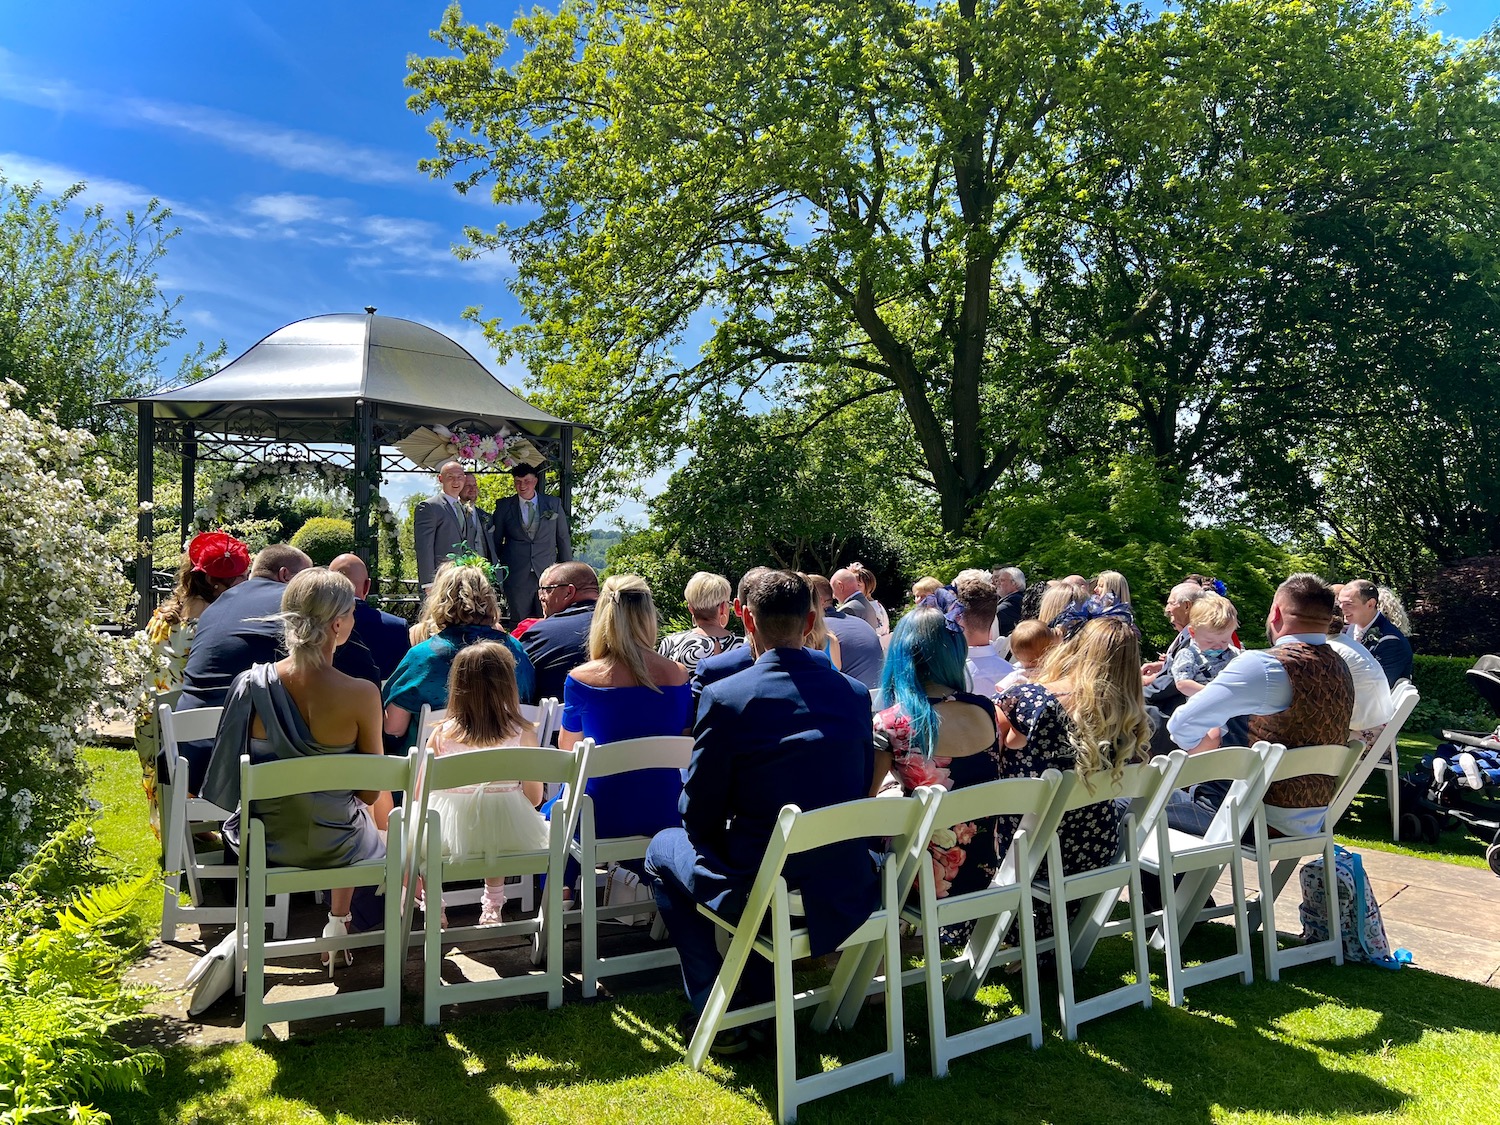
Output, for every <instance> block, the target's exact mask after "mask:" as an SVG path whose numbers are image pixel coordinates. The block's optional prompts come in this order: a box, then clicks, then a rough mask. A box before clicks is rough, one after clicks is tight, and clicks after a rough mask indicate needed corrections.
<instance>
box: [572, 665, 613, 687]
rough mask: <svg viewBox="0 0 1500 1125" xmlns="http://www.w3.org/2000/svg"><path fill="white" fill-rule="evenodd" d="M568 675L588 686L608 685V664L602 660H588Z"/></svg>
mask: <svg viewBox="0 0 1500 1125" xmlns="http://www.w3.org/2000/svg"><path fill="white" fill-rule="evenodd" d="M568 675H569V676H570V677H572V678H573V679H575V680H577V681H578V682H579V683H581V684H587V685H588V686H589V687H609V676H610V669H609V665H607V664H605V663H604V662H603V661H602V660H590V661H589V662H588V663H586V664H580V665H579V666H578V667H577V668H574V669H573V670H572V671H571V672H569V673H568Z"/></svg>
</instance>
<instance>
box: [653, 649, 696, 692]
mask: <svg viewBox="0 0 1500 1125" xmlns="http://www.w3.org/2000/svg"><path fill="white" fill-rule="evenodd" d="M646 669H647V671H649V672H650V673H651V682H652V683H654V684H657V685H658V686H660V687H677V686H679V685H681V684H685V683H687V682H688V670H687V668H686V667H685V666H683V665H681V664H679V663H677V661H675V660H671V659H668V658H667V657H665V656H662V655H660V654H659V653H655V652H653V653H651V654H650V655H649V656H647V657H646Z"/></svg>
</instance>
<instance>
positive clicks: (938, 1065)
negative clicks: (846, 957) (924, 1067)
mask: <svg viewBox="0 0 1500 1125" xmlns="http://www.w3.org/2000/svg"><path fill="white" fill-rule="evenodd" d="M929 895H932V896H933V900H934V901H936V895H935V893H934V891H933V888H932V887H931V885H930V880H927V879H925V878H924V879H923V882H922V900H923V901H922V915H923V917H925V918H931V917H933V916H934V915H933V913H932V912H929V911H928V909H927V906H928V903H927V898H928V896H929ZM938 930H939V927H937V926H924V927H923V928H922V975H923V976H924V977H925V978H926V982H927V1036H928V1040H929V1043H930V1046H931V1055H932V1076H933V1077H934V1078H946V1077H947V1075H948V1062H949V1060H950V1059H951V1058H952V1053H951V1049H950V1045H949V1043H948V1012H947V1008H946V1006H945V1005H944V1003H943V944H942V938H941V937H940V936H939V933H938V932H937V931H938ZM886 978H887V982H888V983H887V986H886V987H887V988H888V989H889V987H890V986H889V978H890V973H889V971H887V973H886ZM896 987H897V989H898V990H899V989H900V987H901V983H900V977H899V975H898V977H897V982H896Z"/></svg>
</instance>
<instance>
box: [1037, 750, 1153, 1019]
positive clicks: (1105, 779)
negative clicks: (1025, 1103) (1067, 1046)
mask: <svg viewBox="0 0 1500 1125" xmlns="http://www.w3.org/2000/svg"><path fill="white" fill-rule="evenodd" d="M1164 780H1165V777H1164V775H1163V772H1162V770H1160V769H1158V768H1157V767H1156V766H1154V765H1152V764H1150V763H1146V762H1143V763H1139V764H1136V765H1129V766H1126V767H1125V769H1124V770H1123V772H1122V773H1121V775H1120V778H1119V780H1118V781H1115V780H1114V779H1112V778H1111V776H1110V775H1109V774H1108V773H1098V774H1095V775H1094V776H1093V777H1092V778H1091V779H1090V781H1089V784H1085V783H1084V780H1083V779H1082V778H1080V777H1079V776H1078V774H1077V773H1074V772H1069V773H1065V774H1064V775H1063V778H1062V782H1061V784H1060V785H1059V786H1058V790H1057V797H1056V798H1055V799H1054V800H1053V804H1052V809H1051V810H1049V811H1050V812H1057V813H1060V814H1061V815H1060V816H1059V818H1058V829H1057V832H1054V834H1053V835H1052V837H1051V839H1050V840H1048V842H1047V885H1046V886H1045V887H1043V886H1040V885H1038V886H1036V887H1035V888H1034V890H1035V891H1036V893H1037V895H1038V897H1040V898H1043V899H1046V900H1047V901H1049V902H1050V903H1051V907H1052V936H1051V937H1050V938H1046V939H1045V940H1042V941H1039V942H1038V943H1037V949H1038V951H1044V950H1047V949H1051V950H1052V951H1053V953H1054V956H1055V960H1056V963H1057V1000H1058V1006H1059V1008H1060V1009H1061V1014H1062V1022H1063V1034H1064V1036H1065V1037H1066V1038H1068V1039H1070V1040H1071V1039H1077V1038H1078V1027H1079V1025H1080V1024H1082V1023H1084V1022H1085V1021H1087V1020H1091V1019H1096V1018H1097V1017H1099V1016H1102V1015H1107V1014H1108V1013H1110V1012H1117V1011H1120V1010H1121V1009H1123V1008H1127V1007H1129V1006H1130V1005H1132V1004H1137V1003H1138V1004H1140V1006H1141V1007H1142V1008H1149V1007H1151V970H1150V965H1149V963H1148V961H1147V943H1148V941H1149V938H1150V934H1149V932H1148V930H1147V926H1146V913H1145V906H1144V904H1143V902H1142V896H1141V865H1140V845H1141V840H1142V839H1143V838H1144V836H1145V835H1146V834H1147V833H1149V831H1150V830H1151V828H1152V827H1153V826H1154V821H1152V823H1150V824H1147V825H1146V826H1145V831H1142V830H1140V829H1139V828H1138V824H1139V823H1140V822H1141V821H1146V820H1150V819H1151V818H1152V817H1155V816H1158V815H1159V810H1160V809H1161V807H1162V803H1163V802H1161V801H1159V800H1158V799H1157V795H1158V791H1159V790H1160V788H1161V785H1162V783H1163V781H1164ZM1116 800H1128V801H1129V802H1131V809H1132V811H1131V812H1129V813H1127V814H1126V815H1125V818H1124V821H1123V823H1122V824H1121V827H1120V834H1121V837H1122V839H1123V842H1124V848H1123V852H1124V854H1123V856H1120V857H1117V858H1116V859H1115V861H1114V862H1113V863H1108V864H1105V865H1104V866H1102V867H1097V868H1094V869H1092V870H1089V871H1078V872H1075V873H1074V874H1072V875H1064V874H1063V857H1062V844H1061V836H1060V835H1059V834H1058V833H1060V832H1061V830H1062V821H1063V820H1064V819H1065V818H1066V817H1067V814H1068V813H1070V812H1073V811H1075V810H1078V809H1082V808H1086V807H1088V806H1090V805H1097V804H1101V803H1103V802H1105V801H1116ZM1127 890H1128V891H1129V892H1130V917H1129V920H1128V921H1127V922H1124V923H1120V924H1117V925H1110V926H1099V925H1097V924H1095V925H1088V923H1089V922H1090V921H1091V920H1094V919H1096V918H1097V914H1096V912H1097V911H1098V910H1099V909H1101V904H1102V903H1104V902H1110V903H1113V902H1114V901H1115V900H1117V899H1118V897H1119V895H1120V893H1121V892H1122V891H1127ZM1075 900H1078V901H1081V902H1082V904H1083V905H1082V907H1081V908H1080V910H1079V919H1080V921H1081V922H1083V923H1085V928H1086V929H1088V930H1089V931H1090V933H1091V935H1092V936H1090V937H1089V939H1088V941H1087V943H1086V947H1085V944H1084V943H1079V945H1078V947H1077V948H1075V943H1074V940H1073V937H1072V934H1071V933H1070V923H1069V921H1068V903H1070V902H1073V901H1075ZM1119 934H1129V935H1130V937H1131V939H1132V945H1133V953H1134V957H1135V980H1134V981H1133V982H1131V983H1128V984H1122V985H1120V986H1118V987H1117V988H1112V989H1108V990H1106V991H1104V992H1101V993H1099V994H1097V995H1094V996H1089V997H1086V998H1084V999H1079V997H1078V994H1077V988H1076V984H1075V980H1074V973H1075V971H1076V970H1079V969H1082V968H1083V966H1084V964H1085V963H1086V962H1087V960H1088V953H1090V952H1092V949H1093V945H1094V942H1095V940H1097V937H1110V936H1116V935H1119Z"/></svg>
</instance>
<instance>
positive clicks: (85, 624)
mask: <svg viewBox="0 0 1500 1125" xmlns="http://www.w3.org/2000/svg"><path fill="white" fill-rule="evenodd" d="M22 393H23V392H22V388H21V387H19V386H17V385H16V384H15V383H13V382H5V383H0V873H5V872H10V871H14V870H16V869H17V868H18V867H19V866H20V864H21V863H22V862H24V861H25V859H26V858H28V857H29V856H30V855H31V854H32V853H34V851H35V850H36V846H37V844H38V843H39V842H40V841H41V840H42V839H43V838H44V837H45V836H46V835H47V834H48V833H49V832H51V831H53V830H55V829H57V828H59V827H60V826H61V825H63V824H65V823H67V822H68V821H69V820H71V819H72V818H73V817H74V816H75V815H77V813H78V812H79V811H80V810H81V809H82V807H83V803H84V798H85V794H84V791H83V781H84V778H83V773H82V769H81V767H80V764H79V762H78V761H77V747H78V743H79V736H80V734H81V733H82V728H83V725H84V722H85V720H86V718H87V717H88V715H89V712H90V710H91V709H93V708H95V707H96V706H99V705H101V704H103V703H104V702H105V700H104V699H103V698H102V697H103V695H104V694H105V693H106V687H105V685H106V684H107V683H110V682H115V683H120V682H122V680H124V679H127V678H129V677H128V675H126V674H125V673H124V671H123V670H122V668H121V666H120V662H121V656H122V652H123V646H121V645H119V644H117V643H115V642H112V641H111V640H110V639H109V638H107V637H105V636H103V635H101V634H98V633H96V632H95V631H94V629H93V623H94V622H96V621H108V620H116V621H118V620H123V619H124V615H125V613H126V611H127V610H128V607H129V604H130V595H131V591H130V586H129V583H128V582H127V581H126V577H125V572H124V569H123V567H122V566H121V562H120V559H121V556H122V550H121V548H122V546H124V547H126V550H128V551H129V552H130V553H132V554H133V549H131V548H129V547H128V546H126V543H122V540H121V535H122V533H125V532H128V531H129V530H130V524H131V523H133V513H131V512H130V511H128V510H126V509H125V507H124V505H123V504H122V503H121V501H120V499H119V497H120V496H121V492H120V490H119V489H118V488H117V487H110V486H111V485H112V484H113V483H114V482H113V481H112V480H111V472H112V471H111V468H110V465H109V463H108V462H107V461H105V459H104V458H102V457H95V456H93V448H94V439H93V437H92V436H91V435H90V434H89V433H87V432H86V431H83V430H66V429H63V428H62V427H60V426H58V425H57V424H56V423H55V422H54V421H53V420H52V418H51V417H50V416H44V417H41V418H35V417H31V416H29V415H27V414H24V413H22V412H21V411H19V410H13V409H11V402H12V400H14V399H18V398H19V397H20V395H21V394H22ZM112 497H113V498H112ZM127 521H129V522H127ZM111 533H112V534H111ZM136 675H138V673H136ZM137 682H138V680H137ZM109 702H111V703H114V702H117V701H116V700H111V701H109Z"/></svg>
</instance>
